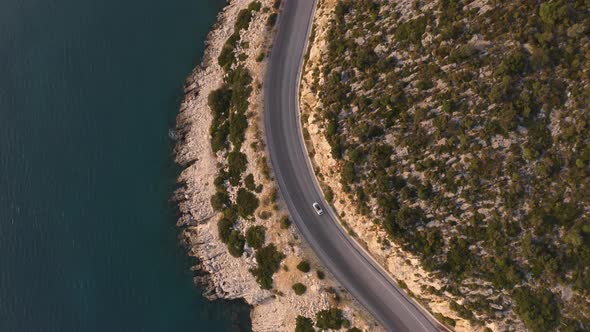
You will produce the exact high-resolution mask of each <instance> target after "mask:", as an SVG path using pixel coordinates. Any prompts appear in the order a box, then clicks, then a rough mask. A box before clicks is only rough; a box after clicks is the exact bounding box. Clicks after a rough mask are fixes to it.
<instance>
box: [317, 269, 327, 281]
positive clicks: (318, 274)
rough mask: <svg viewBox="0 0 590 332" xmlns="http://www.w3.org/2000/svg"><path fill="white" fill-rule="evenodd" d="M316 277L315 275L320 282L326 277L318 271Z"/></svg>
mask: <svg viewBox="0 0 590 332" xmlns="http://www.w3.org/2000/svg"><path fill="white" fill-rule="evenodd" d="M316 275H317V277H318V279H320V280H323V279H324V278H325V277H326V274H325V273H324V271H320V270H317V271H316Z"/></svg>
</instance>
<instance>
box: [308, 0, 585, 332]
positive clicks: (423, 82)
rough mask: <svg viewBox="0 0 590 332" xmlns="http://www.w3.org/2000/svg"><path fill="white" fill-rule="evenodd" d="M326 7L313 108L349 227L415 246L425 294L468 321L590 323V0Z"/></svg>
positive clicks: (312, 138) (311, 87) (313, 140)
mask: <svg viewBox="0 0 590 332" xmlns="http://www.w3.org/2000/svg"><path fill="white" fill-rule="evenodd" d="M322 12H324V14H325V13H328V14H325V15H324V16H323V21H322V20H318V18H317V17H316V23H315V28H314V33H313V36H312V44H313V47H312V49H311V52H310V55H309V56H310V57H309V61H307V63H306V67H305V73H304V82H303V89H302V113H303V114H302V121H303V123H304V127H305V137H306V138H307V139H308V140H309V148H310V153H311V154H312V156H313V157H314V158H313V160H314V162H315V164H316V166H317V172H318V177H319V178H320V180H323V181H322V182H323V184H324V186H325V187H324V189H325V193H326V195H327V196H328V197H327V198H328V199H329V200H333V203H334V205H335V207H336V209H337V211H339V212H340V213H341V216H342V220H343V222H344V223H345V227H347V228H349V230H350V233H351V234H356V236H357V237H358V239H359V241H361V242H365V244H366V245H367V246H369V247H371V244H370V242H371V241H372V242H378V245H377V247H378V248H377V249H375V250H372V252H375V251H379V253H378V256H379V255H381V256H383V257H391V256H388V255H389V254H388V252H392V251H394V250H398V249H399V250H401V252H402V253H406V254H408V255H410V256H411V257H413V258H416V259H417V260H418V262H419V264H418V265H419V268H420V269H423V270H424V271H425V275H426V274H427V275H428V278H433V280H436V282H431V283H428V282H426V281H420V282H417V283H416V285H415V287H416V288H414V290H418V291H419V292H418V293H419V294H417V297H418V299H419V300H422V302H426V303H427V304H430V308H431V309H433V307H434V306H433V303H432V301H434V300H432V299H433V298H435V297H436V296H438V297H439V298H444V299H446V300H447V301H448V302H449V303H450V306H449V307H450V308H451V309H452V310H453V311H454V312H455V314H454V315H447V316H455V318H457V319H456V320H464V321H466V322H469V324H472V325H468V326H469V329H471V328H475V327H477V326H489V327H491V328H493V329H499V327H500V326H503V327H507V328H510V329H521V328H523V327H524V328H526V329H528V330H531V331H550V330H553V329H556V328H557V327H559V329H560V330H563V331H576V330H580V329H584V328H586V329H588V328H590V296H589V295H590V270H589V269H590V165H589V164H590V114H589V112H588V105H589V101H590V43H589V37H588V36H589V32H590V31H588V29H589V27H590V2H588V1H555V0H554V1H528V0H527V1H492V0H489V1H486V0H477V1H470V0H463V1H460V0H439V1H432V2H430V1H370V0H364V1H321V2H320V5H319V13H322ZM322 22H323V23H322ZM322 28H323V29H322ZM375 234H376V235H375ZM385 234H386V236H382V235H385ZM369 236H372V237H373V238H371V239H369V238H367V237H369ZM374 247H375V246H374ZM410 256H408V257H410ZM402 257H403V256H402ZM402 260H403V259H402ZM383 262H384V264H390V265H391V261H390V260H385V259H384V260H383ZM400 264H401V263H400ZM390 270H395V269H392V268H390ZM398 270H399V269H398ZM392 273H393V274H394V275H395V276H399V275H398V274H396V272H395V271H394V272H392ZM401 281H404V280H401ZM410 290H412V288H411V287H410ZM429 294H430V295H433V296H429ZM433 311H434V312H437V310H433ZM439 318H441V316H439ZM441 319H443V320H445V321H446V322H447V323H448V324H449V325H454V324H456V322H455V319H452V318H450V317H446V316H442V318H441ZM499 322H501V324H500V323H499Z"/></svg>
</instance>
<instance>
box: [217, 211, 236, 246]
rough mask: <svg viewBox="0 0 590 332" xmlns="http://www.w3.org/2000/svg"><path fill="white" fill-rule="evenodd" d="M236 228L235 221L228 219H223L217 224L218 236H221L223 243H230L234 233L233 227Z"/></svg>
mask: <svg viewBox="0 0 590 332" xmlns="http://www.w3.org/2000/svg"><path fill="white" fill-rule="evenodd" d="M233 226H234V223H233V221H231V220H230V219H228V218H225V217H223V218H221V219H219V221H218V222H217V234H219V238H220V239H221V242H223V243H227V242H228V241H229V236H230V234H231V232H232V227H233Z"/></svg>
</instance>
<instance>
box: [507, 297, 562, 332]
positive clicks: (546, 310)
mask: <svg viewBox="0 0 590 332" xmlns="http://www.w3.org/2000/svg"><path fill="white" fill-rule="evenodd" d="M514 300H515V302H516V310H515V311H516V313H517V314H518V315H519V316H520V318H521V319H522V321H523V322H524V324H525V326H526V327H527V328H528V329H530V330H531V331H533V332H541V331H552V330H553V329H554V328H555V327H557V326H558V324H559V317H560V312H559V306H558V305H557V301H556V298H555V295H553V293H551V291H549V290H546V289H541V290H537V291H533V290H532V289H530V288H528V287H522V288H518V289H517V290H515V291H514Z"/></svg>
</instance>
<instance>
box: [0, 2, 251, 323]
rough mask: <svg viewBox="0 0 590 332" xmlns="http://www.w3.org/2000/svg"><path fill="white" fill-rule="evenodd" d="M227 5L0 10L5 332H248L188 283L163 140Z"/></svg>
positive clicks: (0, 257) (44, 5) (172, 172)
mask: <svg viewBox="0 0 590 332" xmlns="http://www.w3.org/2000/svg"><path fill="white" fill-rule="evenodd" d="M224 5H225V1H224V0H141V1H139V0H2V1H0V331H1V332H4V331H6V332H13V331H14V332H21V331H23V332H26V331H35V332H36V331H40V332H51V331H56V332H57V331H59V332H67V331H76V332H77V331H101V332H106V331H133V332H134V331H183V332H184V331H207V332H209V331H213V332H215V331H248V330H249V329H250V320H249V310H250V309H249V307H248V306H247V305H246V304H245V303H244V302H240V301H217V302H208V301H207V300H205V299H204V298H203V297H202V296H201V291H202V290H200V289H199V288H197V287H196V286H194V284H193V282H192V277H193V274H192V273H191V272H190V266H191V264H193V263H194V262H192V261H191V260H190V259H189V258H188V257H187V256H186V255H185V251H184V250H183V248H181V246H180V245H179V243H178V239H177V236H178V230H177V229H176V227H175V222H176V209H175V207H174V205H173V204H172V203H171V202H170V197H171V194H172V192H173V190H174V189H175V179H176V176H177V175H178V172H179V169H178V167H177V166H176V165H175V164H174V162H173V155H172V147H173V144H174V141H173V140H172V138H171V135H169V131H170V130H171V129H173V128H174V119H175V116H176V114H177V112H178V108H179V105H180V102H181V99H182V85H183V82H184V79H185V77H187V75H189V74H190V72H191V70H192V68H193V67H194V66H195V65H196V64H197V63H198V62H199V61H200V58H201V56H202V55H203V46H204V40H205V38H206V34H207V32H208V31H209V30H210V29H211V27H212V25H213V23H214V22H215V19H216V16H217V13H218V12H219V11H220V10H221V8H222V7H223V6H224Z"/></svg>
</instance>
